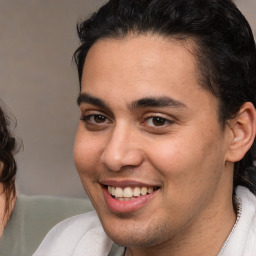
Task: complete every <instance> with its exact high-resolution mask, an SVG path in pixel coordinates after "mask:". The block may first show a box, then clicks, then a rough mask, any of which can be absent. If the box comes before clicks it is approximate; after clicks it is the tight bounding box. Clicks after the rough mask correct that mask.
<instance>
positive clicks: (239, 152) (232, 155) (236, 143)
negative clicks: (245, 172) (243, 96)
mask: <svg viewBox="0 0 256 256" xmlns="http://www.w3.org/2000/svg"><path fill="white" fill-rule="evenodd" d="M230 130H231V134H232V136H230V142H229V150H228V154H227V158H226V160H227V161H229V162H233V163H234V162H237V161H240V160H241V159H242V158H243V157H244V155H245V154H246V152H247V151H248V150H249V149H250V147H251V145H252V144H253V142H254V139H255V134H256V110H255V108H254V106H253V104H252V103H251V102H246V103H245V104H243V105H242V107H241V108H240V110H239V112H238V114H237V115H236V117H234V118H233V119H232V120H231V121H230Z"/></svg>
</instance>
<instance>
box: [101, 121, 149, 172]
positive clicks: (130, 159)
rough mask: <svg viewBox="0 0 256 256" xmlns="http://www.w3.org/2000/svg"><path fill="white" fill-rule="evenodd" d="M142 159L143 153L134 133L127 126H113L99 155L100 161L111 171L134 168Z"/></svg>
mask: <svg viewBox="0 0 256 256" xmlns="http://www.w3.org/2000/svg"><path fill="white" fill-rule="evenodd" d="M143 160H144V153H143V150H142V148H141V144H140V143H139V140H138V136H136V133H135V132H133V131H132V129H129V128H128V127H123V126H122V127H115V129H114V130H113V131H112V132H111V134H110V135H109V138H108V141H107V143H106V146H105V148H104V151H103V152H102V155H101V162H102V163H103V164H104V165H105V166H106V167H107V168H108V169H110V170H112V171H121V170H122V169H124V168H125V167H129V168H134V167H137V166H139V165H141V163H142V162H143Z"/></svg>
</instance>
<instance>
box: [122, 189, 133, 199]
mask: <svg viewBox="0 0 256 256" xmlns="http://www.w3.org/2000/svg"><path fill="white" fill-rule="evenodd" d="M123 195H124V197H132V196H133V193H132V189H131V188H130V187H127V188H125V189H124V193H123Z"/></svg>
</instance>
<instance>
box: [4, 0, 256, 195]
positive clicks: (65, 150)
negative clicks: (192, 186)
mask: <svg viewBox="0 0 256 256" xmlns="http://www.w3.org/2000/svg"><path fill="white" fill-rule="evenodd" d="M236 2H237V4H238V6H239V7H240V9H241V10H242V12H243V13H244V14H245V16H246V17H247V19H248V20H249V22H250V23H251V25H252V27H253V30H254V33H255V32H256V19H255V13H256V0H239V1H236ZM102 3H103V0H73V1H71V0H16V1H15V0H0V60H1V61H0V98H1V99H3V100H4V102H5V103H6V104H7V105H8V107H9V113H12V114H13V115H14V116H15V117H16V118H17V123H18V124H17V127H16V129H15V134H16V135H17V136H18V137H20V138H22V140H23V144H24V150H22V151H21V152H20V153H19V154H18V155H17V160H18V177H17V185H18V190H19V192H20V193H25V194H51V195H59V196H70V197H83V196H84V195H85V193H84V191H83V188H82V185H81V184H80V180H79V178H78V175H77V173H76V171H75V167H74V164H73V156H72V150H73V140H74V136H75V131H76V125H77V122H78V119H79V112H78V108H77V106H76V103H75V100H76V96H77V94H78V91H79V90H78V80H77V74H76V69H75V66H74V65H72V63H71V56H72V53H73V51H74V50H75V49H76V47H77V46H78V39H77V36H76V31H75V26H76V23H77V21H78V20H79V18H84V17H86V16H88V14H90V13H91V12H92V11H93V10H95V9H96V8H97V7H99V6H100V5H101V4H102Z"/></svg>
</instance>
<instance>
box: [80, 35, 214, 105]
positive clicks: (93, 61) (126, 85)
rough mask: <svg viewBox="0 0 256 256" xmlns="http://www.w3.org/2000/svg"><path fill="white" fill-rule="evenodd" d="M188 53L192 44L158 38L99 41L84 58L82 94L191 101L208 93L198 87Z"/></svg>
mask: <svg viewBox="0 0 256 256" xmlns="http://www.w3.org/2000/svg"><path fill="white" fill-rule="evenodd" d="M191 49H193V42H192V41H191V42H190V41H186V45H185V44H184V43H181V42H180V41H176V40H174V39H168V38H163V37H161V36H157V35H141V36H129V37H126V38H124V39H102V40H99V41H98V42H96V43H95V44H94V45H93V46H92V47H91V49H90V50H89V52H88V54H87V57H86V60H85V64H84V69H83V75H82V83H81V84H82V87H81V92H86V93H88V94H90V95H95V96H97V97H100V98H105V97H106V96H107V97H108V99H110V98H111V97H116V99H118V98H119V99H121V98H123V99H124V100H128V99H129V98H133V99H132V100H136V98H144V97H152V96H166V95H168V96H170V97H172V98H176V99H177V100H179V101H181V100H186V101H189V99H191V100H193V97H194V98H196V97H200V94H201V93H202V91H204V93H208V92H206V91H205V90H204V89H203V88H202V87H201V86H200V85H199V83H198V79H197V77H198V65H197V61H196V59H195V56H194V55H193V54H192V50H191ZM208 96H211V97H213V95H208Z"/></svg>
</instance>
